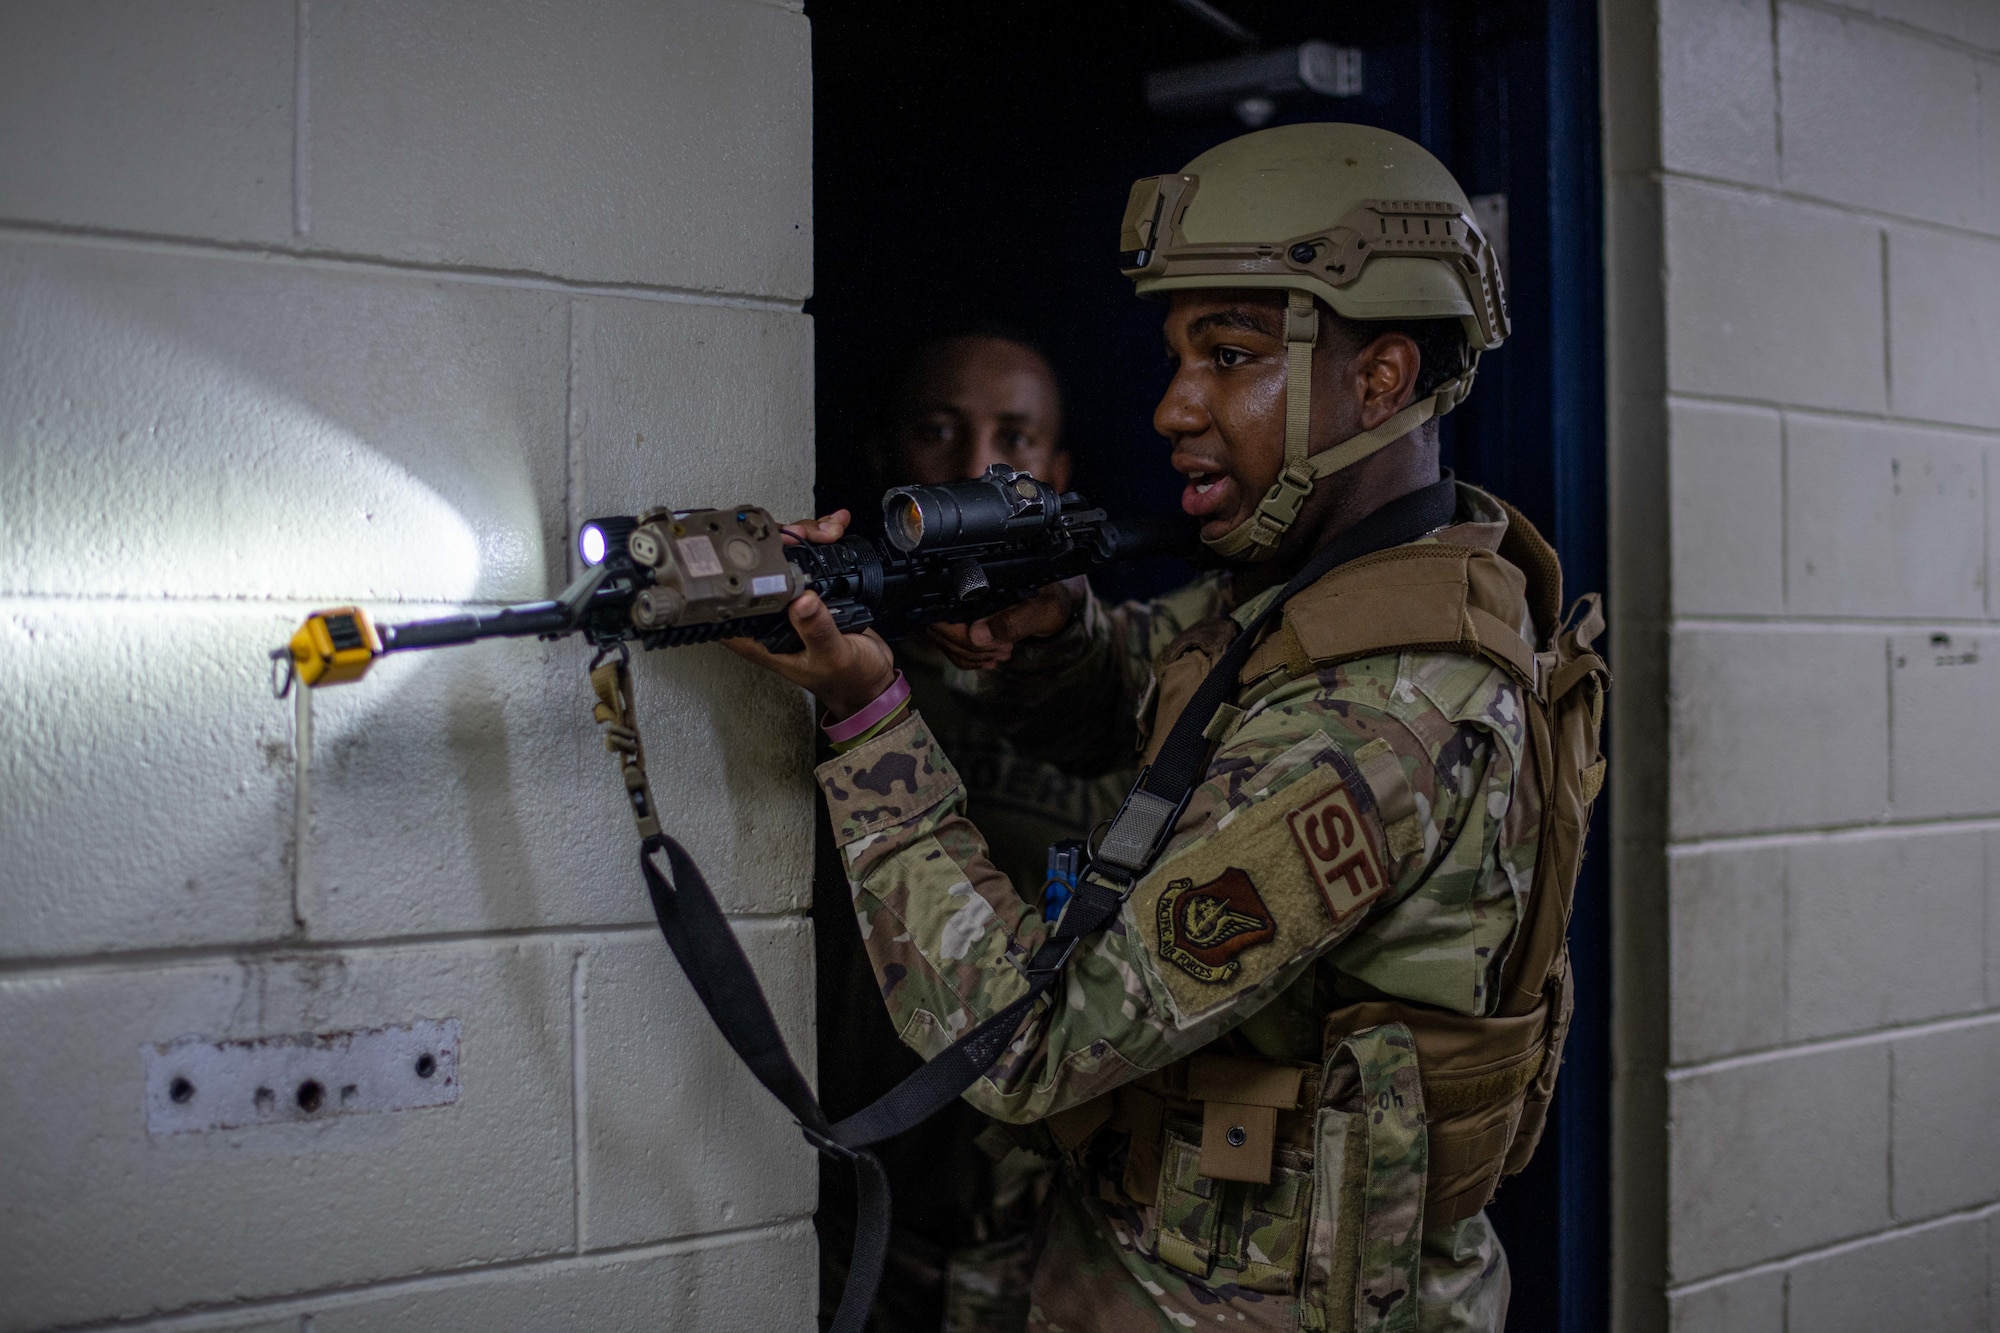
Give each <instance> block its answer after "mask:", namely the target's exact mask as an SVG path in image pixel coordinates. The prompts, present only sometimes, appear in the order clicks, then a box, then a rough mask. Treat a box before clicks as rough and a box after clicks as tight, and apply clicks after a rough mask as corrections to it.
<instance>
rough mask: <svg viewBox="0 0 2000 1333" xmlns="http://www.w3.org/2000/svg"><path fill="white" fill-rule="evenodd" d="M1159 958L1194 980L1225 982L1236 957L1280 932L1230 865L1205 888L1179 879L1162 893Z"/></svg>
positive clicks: (1250, 887) (1254, 890) (1245, 877)
mask: <svg viewBox="0 0 2000 1333" xmlns="http://www.w3.org/2000/svg"><path fill="white" fill-rule="evenodd" d="M1159 915H1160V920H1159V930H1160V957H1162V958H1164V959H1166V960H1167V961H1168V962H1170V963H1173V964H1174V965H1176V966H1177V967H1179V968H1180V969H1181V970H1182V971H1183V972H1186V973H1187V974H1188V975H1189V976H1191V977H1193V978H1194V979H1195V980H1196V981H1227V980H1229V978H1231V977H1233V976H1235V975H1236V971H1237V968H1238V967H1239V966H1241V965H1240V964H1239V963H1238V962H1237V961H1236V955H1237V954H1239V953H1242V952H1243V951H1244V950H1245V949H1248V948H1250V947H1251V946H1252V945H1256V944H1268V943H1269V942H1270V941H1271V938H1272V937H1273V936H1275V935H1276V934H1277V933H1278V923H1277V922H1276V921H1275V920H1273V919H1272V917H1271V909H1270V908H1268V907H1266V906H1264V900H1263V899H1262V898H1260V897H1258V896H1257V886H1256V884H1254V883H1253V882H1251V879H1250V876H1249V875H1248V874H1247V873H1245V872H1244V871H1242V870H1239V869H1237V868H1236V867H1235V866H1231V867H1230V868H1229V869H1227V870H1225V871H1223V872H1222V873H1221V874H1220V875H1218V876H1217V877H1216V878H1214V879H1212V880H1210V881H1209V882H1208V883H1206V884H1202V885H1196V884H1195V882H1194V881H1193V880H1191V879H1177V880H1174V881H1173V882H1172V883H1170V884H1168V885H1167V887H1166V889H1165V890H1164V891H1163V892H1162V893H1161V894H1160V906H1159Z"/></svg>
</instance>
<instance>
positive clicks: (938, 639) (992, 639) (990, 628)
mask: <svg viewBox="0 0 2000 1333" xmlns="http://www.w3.org/2000/svg"><path fill="white" fill-rule="evenodd" d="M1086 596H1087V584H1086V582H1085V580H1084V579H1083V578H1082V577H1080V576H1079V577H1077V578H1073V579H1066V580H1064V581H1063V582H1061V583H1051V584H1050V585H1049V586H1048V587H1046V588H1043V589H1042V590H1041V591H1040V592H1038V593H1036V594H1035V595H1034V596H1033V597H1030V598H1029V599H1028V600H1027V601H1025V602H1022V603H1020V604H1018V605H1016V606H1010V607H1008V608H1007V609H1006V610H1004V611H997V612H995V613H994V614H992V615H990V616H988V617H986V618H985V619H984V620H975V621H973V622H972V623H971V624H970V625H932V626H931V627H930V636H931V639H932V641H933V642H935V643H936V644H937V646H938V647H939V648H941V649H943V650H944V655H945V656H946V657H949V658H950V659H951V661H952V665H954V666H957V667H961V668H963V669H965V670H967V671H986V670H989V669H991V668H993V667H997V666H999V665H1000V664H1001V663H1003V662H1005V661H1007V660H1008V659H1010V658H1011V657H1013V655H1014V645H1015V644H1017V643H1019V642H1020V641H1021V640H1023V639H1044V638H1047V637H1048V636H1050V635H1052V634H1060V633H1062V632H1063V630H1064V629H1066V628H1068V626H1069V622H1070V621H1071V620H1072V619H1073V618H1074V617H1075V616H1076V612H1077V608H1078V607H1080V606H1082V605H1083V601H1084V598H1085V597H1086Z"/></svg>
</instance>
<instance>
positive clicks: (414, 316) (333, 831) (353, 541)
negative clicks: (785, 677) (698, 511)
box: [0, 0, 815, 1333]
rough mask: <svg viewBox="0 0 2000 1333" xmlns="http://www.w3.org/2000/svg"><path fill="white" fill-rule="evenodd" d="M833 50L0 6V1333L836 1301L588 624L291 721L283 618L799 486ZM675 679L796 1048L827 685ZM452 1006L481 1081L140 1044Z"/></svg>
mask: <svg viewBox="0 0 2000 1333" xmlns="http://www.w3.org/2000/svg"><path fill="white" fill-rule="evenodd" d="M810 95H811V86H810V69H809V49H808V34H807V25H806V20H805V18H804V16H803V15H802V14H801V13H800V12H799V9H798V6H797V5H796V4H783V3H773V4H760V3H735V2H732V0H675V2H671V3H640V2H639V0H609V2H607V3H602V4H594V5H589V6H570V5H544V4H533V3H527V2H526V0H519V2H517V0H503V2H500V3H496V2H495V0H478V2H477V3H474V2H473V0H449V2H447V3H429V4H423V5H408V4H399V3H390V2H389V0H207V2H205V3H204V2H198V0H190V2H188V3H175V4H161V3H152V2H150V0H16V2H15V3H10V4H8V5H6V6H4V7H0V701H4V703H0V1145H4V1147H3V1148H0V1329H6V1330H21V1329H50V1328H58V1327H60V1328H95V1327H105V1326H109V1325H111V1324H112V1323H114V1322H117V1321H132V1320H139V1321H144V1326H145V1327H149V1328H150V1327H159V1328H172V1329H177V1330H197V1329H201V1330H206V1329H252V1328H254V1329H258V1330H265V1329H271V1330H276V1329H285V1330H298V1329H304V1328H306V1327H308V1326H309V1327H310V1328H311V1329H312V1330H314V1333H332V1331H333V1330H342V1329H356V1330H362V1329H380V1328H410V1327H422V1328H425V1329H437V1330H452V1329H465V1330H472V1329H479V1330H490V1329H498V1328H558V1327H564V1328H593V1329H622V1328H633V1329H637V1328H660V1327H679V1328H715V1329H729V1328H737V1329H765V1328H800V1327H805V1326H806V1325H807V1324H808V1323H809V1322H810V1317H811V1311H812V1309H813V1306H814V1304H815V1291H814V1285H815V1284H814V1272H815V1268H814V1259H813V1255H814V1248H813V1239H812V1232H811V1228H810V1224H809V1222H808V1220H807V1219H808V1217H809V1215H810V1213H811V1211H812V1207H813V1202H814V1172H813V1167H812V1162H811V1160H810V1156H809V1154H808V1153H807V1151H806V1150H805V1149H804V1148H803V1147H802V1146H801V1145H800V1143H799V1141H798V1136H797V1134H796V1133H795V1132H794V1131H793V1130H792V1129H791V1128H790V1127H789V1126H788V1124H787V1121H786V1117H785V1116H784V1115H783V1113H782V1112H780V1111H779V1110H778V1109H777V1107H776V1106H775V1105H773V1104H772V1103H771V1102H770V1101H769V1099H768V1098H767V1097H765V1095H764V1094H763V1093H762V1092H761V1091H760V1090H759V1089H758V1088H757V1087H756V1086H755V1084H754V1083H753V1082H752V1081H751V1080H750V1078H749V1077H748V1075H747V1074H745V1073H744V1072H743V1071H742V1070H741V1069H740V1068H739V1067H738V1066H737V1064H736V1062H735V1060H734V1058H733V1057H732V1056H730V1055H729V1053H728V1051H727V1050H726V1048H724V1047H723V1045H722V1044H721V1042H720V1041H719V1039H717V1038H716V1037H715V1036H714V1035H713V1034H712V1032H711V1030H710V1028H709V1025H708V1023H707V1021H706V1019H705V1018H704V1017H703V1016H702V1015H701V1013H700V1010H699V1008H698V1006H697V1005H696V1003H695V1001H694V1000H693V997H692V995H691V994H690V992H689V990H688V988H687V986H686V984H685V983H684V982H683V981H682V980H681V978H680V976H679V973H678V970H677V969H676V968H675V967H674V965H673V964H672V962H671V960H670V958H669V955H668V954H667V951H666V949H665V947H664V945H663V944H662V943H661V941H660V940H659V939H658V937H657V933H656V931H655V929H654V927H653V926H652V925H651V924H650V917H649V914H648V910H647V907H646V904H645V898H644V890H643V887H642V885H641V883H640V880H639V878H638V875H637V871H636V867H635V865H634V859H635V835H634V833H633V831H632V828H631V821H630V819H629V817H628V816H627V814H626V813H625V811H624V809H623V804H622V796H623V793H622V786H621V784H620V783H619V782H618V780H617V777H616V774H615V773H614V771H613V768H612V765H611V762H610V760H609V759H608V758H607V756H606V755H605V754H604V753H603V751H602V749H601V747H600V745H599V741H598V737H597V728H596V727H595V726H594V725H593V724H592V722H591V719H590V710H589V707H588V703H589V700H588V686H587V683H586V681H585V678H584V664H585V661H586V657H587V650H586V649H585V648H583V647H582V646H580V645H578V644H575V643H564V644H557V645H545V644H541V643H538V642H535V641H526V642H519V641H517V642H508V643H492V644H485V645H479V646H475V647H468V648H457V649H451V650H448V651H445V652H440V653H436V654H431V655H428V656H423V657H420V658H414V659H410V660H391V661H389V662H387V663H384V664H383V665H382V666H381V667H379V668H378V669H377V670H376V672H375V673H374V674H373V675H372V676H371V677H370V678H369V679H368V680H366V681H364V682H362V683H361V684H359V685H355V686H349V687H346V688H345V689H343V690H334V691H329V692H326V693H325V694H323V695H321V696H319V697H318V698H317V699H315V700H314V704H315V707H314V713H313V716H312V718H311V737H310V744H309V745H306V744H302V743H301V741H302V737H301V735H300V732H299V730H298V726H299V723H300V721H301V719H300V717H299V716H298V715H297V714H295V712H294V709H293V705H292V704H291V703H289V702H287V703H278V702H275V701H274V700H273V699H272V697H271V694H270V690H269V687H268V684H267V678H266V677H267V664H266V661H265V652H266V650H267V649H269V648H270V647H272V646H273V645H275V644H278V643H280V642H282V641H283V638H284V636H285V635H286V633H287V632H288V630H289V628H290V626H291V625H292V624H293V623H294V622H295V621H296V619H297V618H298V617H299V615H300V614H301V613H303V612H304V611H306V610H308V609H311V608H313V607H316V606H324V605H328V604H339V603H341V602H345V601H358V602H360V603H362V604H363V605H365V606H367V607H368V608H370V609H371V610H372V611H374V612H375V613H376V614H377V615H379V616H382V617H385V618H389V619H405V618H415V617H418V616H422V615H426V614H435V613H441V612H444V611H446V610H448V609H451V608H453V607H456V606H461V605H467V604H493V603H499V602H505V601H511V600H518V599H528V598H536V597H540V596H544V595H547V594H548V593H549V592H551V591H552V590H554V589H556V588H558V587H559V586H561V585H562V584H563V583H564V582H566V581H567V579H568V577H569V574H570V563H571V558H570V555H569V552H570V550H571V549H572V545H573V543H572V536H573V533H574V531H575V528H576V525H577V523H578V521H579V520H580V519H582V518H584V517H587V516H590V515H592V514H595V513H607V512H608V513H619V512H631V511H633V510H634V509H636V508H639V507H644V506H650V505H655V504H663V503H673V504H680V505H693V504H701V503H716V504H724V503H731V502H738V501H752V502H756V503H761V504H765V505H768V506H770V507H772V508H774V509H776V510H778V511H781V512H785V513H794V512H803V511H804V509H805V508H806V506H807V505H808V503H809V501H810V493H811V492H810V483H811V471H812V462H811V460H812V416H811V405H812V384H811V376H812V359H811V341H812V330H811V325H810V322H809V320H808V319H807V318H806V316H805V315H804V314H803V313H801V302H802V301H803V299H804V297H805V296H806V294H807V291H808V288H809V284H810V279H811V262H812V248H811V236H812V228H811V212H810V206H811V188H810V179H811V160H810V149H811V135H810V115H811V112H810V107H811V101H810ZM638 687H639V691H640V693H641V697H642V701H643V706H644V718H645V725H646V727H647V739H648V741H649V743H650V746H651V759H652V770H653V774H654V781H655V786H656V791H657V792H658V794H659V796H660V798H661V800H662V803H663V805H664V808H665V814H666V820H667V823H668V825H669V826H670V827H671V828H672V829H673V830H674V831H675V832H676V833H678V834H679V835H680V836H681V837H682V838H683V839H684V840H685V841H686V842H687V843H688V845H689V846H690V847H691V849H692V850H693V851H694V853H695V854H696V856H697V857H698V858H699V859H700V860H701V861H702V862H703V863H704V864H705V865H706V866H707V867H709V869H710V871H711V874H712V877H713V878H714V879H715V881H716V882H717V884H718V886H719V888H720V890H721V892H722V893H723V894H724V895H725V896H726V898H727V902H728V904H729V906H730V907H731V909H732V910H733V911H734V912H735V913H736V914H737V919H738V920H739V922H740V929H741V934H742V937H743V939H744V940H745V942H746V945H747V946H748V947H749V949H750V951H751V953H752V954H753V955H754V956H755V957H756V958H757V960H758V961H759V964H760V966H762V968H763V969H764V972H765V976H766V980H767V984H768V985H769V986H770V988H771V990H772V994H773V997H774V1001H775V1003H776V1007H777V1008H778V1010H779V1012H780V1013H781V1015H783V1017H784V1020H785V1022H786V1023H787V1031H788V1034H789V1036H790V1038H791V1040H792V1042H793V1045H794V1049H795V1050H797V1051H799V1052H800V1053H801V1054H802V1055H805V1056H809V1054H810V1052H811V1049H812V1043H811V1039H810V1038H811V1033H810V1015H811V1012H812V1006H811V984H810V959H811V949H810V940H809V936H808V933H807V932H808V926H807V923H806V921H805V920H804V918H803V916H802V912H803V908H804V905H805V902H806V894H807V883H808V876H809V862H810V856H811V851H810V849H811V844H812V838H811V832H810V820H811V809H810V805H809V798H808V794H807V793H808V791H809V785H808V782H807V766H808V762H809V757H810V752H809V746H808V735H809V719H808V717H807V712H806V707H805V704H804V702H803V701H802V700H801V698H800V697H799V696H798V695H797V694H796V693H795V692H793V691H791V690H789V689H786V688H782V687H779V686H778V685H776V684H774V683H773V682H772V680H771V679H770V678H768V677H764V676H762V675H761V673H756V672H753V671H751V670H749V669H746V668H744V667H742V666H741V665H740V664H739V663H737V662H736V660H735V659H734V658H733V657H730V656H729V655H728V654H726V653H725V652H723V651H722V650H720V649H717V648H703V649H694V650H686V651H682V652H680V653H678V654H674V655H671V657H670V658H669V656H668V655H665V654H661V655H655V656H654V657H652V658H650V659H648V660H646V661H644V662H642V663H641V664H640V666H639V668H638ZM417 1019H432V1020H444V1019H456V1020H457V1021H458V1023H459V1024H460V1029H461V1032H462V1045H461V1050H460V1063H459V1068H458V1076H459V1079H460V1097H459V1100H458V1101H457V1103H456V1104H455V1105H452V1106H445V1107H436V1108H432V1109H423V1110H407V1111H398V1112H383V1113H373V1114H356V1115H345V1116H339V1115H326V1116H322V1117H320V1118H319V1119H317V1120H308V1121H303V1122H299V1123H286V1124H274V1125H265V1126H262V1127H257V1128H245V1129H233V1130H217V1131H209V1132H202V1133H187V1134H175V1135H159V1136H155V1135H149V1133H148V1128H147V1125H148V1122H147V1117H146V1113H145V1086H144V1060H143V1054H142V1053H143V1052H144V1051H145V1050H146V1049H148V1048H150V1047H152V1046H153V1045H155V1044H157V1043H166V1042H172V1041H175V1040H177V1039H179V1038H183V1037H198V1038H203V1039H209V1040H219V1041H227V1040H241V1039H253V1038H262V1037H274V1036H292V1035H299V1034H327V1033H338V1032H349V1031H361V1030H368V1029H375V1028H382V1027H394V1026H398V1025H404V1024H408V1023H410V1022H412V1021H414V1020H417ZM119 1326H120V1327H124V1326H126V1325H125V1324H124V1323H119Z"/></svg>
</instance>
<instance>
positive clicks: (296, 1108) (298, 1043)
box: [145, 1019, 458, 1137]
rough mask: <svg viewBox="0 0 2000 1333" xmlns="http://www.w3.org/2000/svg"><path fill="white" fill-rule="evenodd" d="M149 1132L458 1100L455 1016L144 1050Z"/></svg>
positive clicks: (188, 1040)
mask: <svg viewBox="0 0 2000 1333" xmlns="http://www.w3.org/2000/svg"><path fill="white" fill-rule="evenodd" d="M145 1060H146V1085H147V1116H146V1126H147V1130H148V1132H149V1133H151V1134H152V1135H154V1136H155V1137H159V1136H162V1135H169V1134H194V1133H203V1132H209V1131H214V1130H223V1129H239V1128H242V1127H244V1126H248V1125H260V1124H275V1123H280V1122H283V1121H294V1120H316V1119H325V1118H330V1117H334V1116H351V1115H366V1114H374V1113H381V1112H390V1111H415V1110H423V1109H426V1108H428V1107H434V1106H449V1105H452V1104H453V1103H455V1102H457V1100H458V1021H457V1020H456V1019H446V1020H442V1021H429V1020H426V1021H422V1022H418V1023H413V1024H410V1025H409V1026H407V1027H392V1028H371V1029H368V1030H365V1031H359V1032H325V1033H300V1034H297V1035H293V1036H278V1037H260V1038H255V1039H252V1040H228V1039H213V1038H207V1037H199V1036H193V1037H184V1038H182V1039H181V1040H179V1041H173V1042H168V1043H165V1044H163V1045H157V1046H149V1047H147V1048H146V1050H145Z"/></svg>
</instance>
